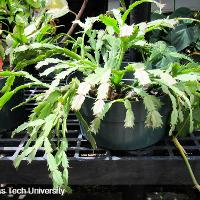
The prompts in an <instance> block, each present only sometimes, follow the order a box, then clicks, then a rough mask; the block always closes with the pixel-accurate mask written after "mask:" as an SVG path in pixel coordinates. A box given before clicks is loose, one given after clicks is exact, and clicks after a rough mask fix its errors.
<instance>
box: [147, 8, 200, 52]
mask: <svg viewBox="0 0 200 200" xmlns="http://www.w3.org/2000/svg"><path fill="white" fill-rule="evenodd" d="M164 17H165V16H164V15H162V14H158V13H153V14H152V19H153V20H155V19H163V18H164ZM168 17H169V18H170V19H173V18H183V20H182V21H181V23H180V24H177V25H176V26H175V28H174V29H173V30H170V29H166V30H165V31H161V30H156V31H153V33H152V34H151V41H154V42H155V41H159V40H163V41H165V42H167V44H168V45H169V46H174V47H175V48H176V50H177V51H179V52H180V51H183V52H185V53H187V54H193V53H195V52H196V51H197V52H199V51H200V48H199V40H200V37H199V31H200V21H198V20H199V19H200V17H199V14H198V12H192V11H191V10H190V9H189V8H184V7H183V8H178V9H177V10H175V11H174V12H173V13H172V14H171V15H169V16H168ZM184 18H185V19H184ZM191 18H194V20H191Z"/></svg>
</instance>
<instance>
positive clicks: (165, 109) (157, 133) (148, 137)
mask: <svg viewBox="0 0 200 200" xmlns="http://www.w3.org/2000/svg"><path fill="white" fill-rule="evenodd" d="M161 101H162V102H163V103H164V105H163V106H162V108H161V109H160V114H161V115H162V116H163V117H162V120H163V127H162V128H157V129H152V128H147V127H145V118H146V110H145V106H144V104H143V102H142V101H138V102H132V108H133V112H134V114H135V127H134V128H124V119H125V114H126V110H125V108H124V105H123V104H122V103H115V104H113V106H112V107H111V108H110V110H109V111H108V113H107V114H106V116H105V118H104V120H102V122H101V126H100V130H99V132H98V133H97V134H96V136H95V139H96V143H97V146H99V147H103V148H106V149H110V150H136V149H142V148H145V147H148V146H151V145H153V144H155V143H157V142H158V141H160V140H161V139H162V138H163V137H164V136H165V135H166V134H167V121H168V117H169V114H170V108H171V106H170V101H169V99H168V98H166V96H165V97H161ZM94 102H95V99H93V98H90V97H87V99H86V101H85V102H84V104H83V106H82V109H81V114H82V115H83V118H84V119H85V120H86V121H87V122H88V123H90V122H91V121H92V120H93V119H94V117H93V115H92V111H91V107H92V105H93V104H94ZM81 130H82V132H83V135H86V134H85V130H84V128H83V126H82V125H81Z"/></svg>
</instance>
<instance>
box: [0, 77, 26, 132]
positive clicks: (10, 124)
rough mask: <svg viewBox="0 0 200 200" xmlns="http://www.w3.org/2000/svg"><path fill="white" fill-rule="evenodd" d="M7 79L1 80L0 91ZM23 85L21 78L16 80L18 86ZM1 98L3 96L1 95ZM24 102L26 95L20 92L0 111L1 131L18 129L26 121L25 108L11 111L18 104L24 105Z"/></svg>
mask: <svg viewBox="0 0 200 200" xmlns="http://www.w3.org/2000/svg"><path fill="white" fill-rule="evenodd" d="M5 81H6V78H0V90H1V89H2V87H3V86H4V84H5ZM21 83H23V79H21V78H19V79H17V80H16V84H15V85H14V87H16V86H17V85H20V84H21ZM0 96H2V94H1V93H0ZM23 100H24V93H23V91H20V92H19V93H17V94H15V95H14V96H13V97H12V98H11V99H10V101H8V102H7V104H5V106H4V107H3V108H2V110H0V131H5V130H8V131H9V130H13V129H15V128H17V127H18V126H19V125H20V124H21V123H22V122H24V121H25V110H24V107H19V108H17V109H15V110H13V111H11V109H12V108H13V107H15V106H17V105H18V104H20V103H22V102H23Z"/></svg>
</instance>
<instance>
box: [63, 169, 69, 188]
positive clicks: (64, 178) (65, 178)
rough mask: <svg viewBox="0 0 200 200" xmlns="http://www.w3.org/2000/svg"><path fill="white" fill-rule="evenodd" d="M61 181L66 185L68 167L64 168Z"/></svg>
mask: <svg viewBox="0 0 200 200" xmlns="http://www.w3.org/2000/svg"><path fill="white" fill-rule="evenodd" d="M63 181H64V184H65V185H66V186H67V185H68V182H69V173H68V169H67V168H65V169H64V170H63Z"/></svg>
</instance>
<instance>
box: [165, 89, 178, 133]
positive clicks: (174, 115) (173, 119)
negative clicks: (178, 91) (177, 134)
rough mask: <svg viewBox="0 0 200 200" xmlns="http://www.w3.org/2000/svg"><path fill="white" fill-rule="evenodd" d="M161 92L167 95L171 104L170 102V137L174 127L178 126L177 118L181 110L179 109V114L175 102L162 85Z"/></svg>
mask: <svg viewBox="0 0 200 200" xmlns="http://www.w3.org/2000/svg"><path fill="white" fill-rule="evenodd" d="M162 90H163V92H164V93H165V94H167V95H168V96H169V97H170V99H171V102H172V112H171V121H170V125H171V127H170V131H169V135H170V136H171V135H172V133H173V131H174V130H175V128H176V125H177V124H178V116H179V113H180V109H181V108H180V107H179V112H178V108H177V107H178V104H177V100H176V98H175V97H174V95H173V94H172V93H171V92H170V91H169V89H168V88H167V87H166V86H164V85H163V86H162Z"/></svg>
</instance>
